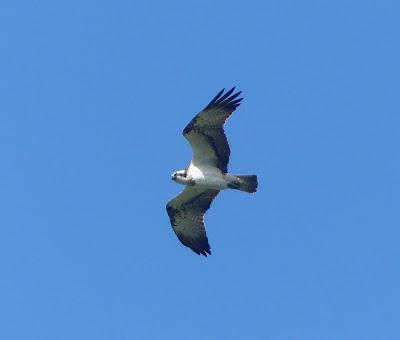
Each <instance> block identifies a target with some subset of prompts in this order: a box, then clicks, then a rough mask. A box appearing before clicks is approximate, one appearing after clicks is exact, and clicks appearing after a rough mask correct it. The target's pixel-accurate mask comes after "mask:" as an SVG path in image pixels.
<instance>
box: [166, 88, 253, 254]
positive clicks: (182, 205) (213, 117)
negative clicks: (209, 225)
mask: <svg viewBox="0 0 400 340" xmlns="http://www.w3.org/2000/svg"><path fill="white" fill-rule="evenodd" d="M224 91H225V89H222V90H221V91H220V92H219V93H218V94H217V95H216V96H215V98H214V99H213V100H211V102H210V103H209V104H208V105H207V106H206V107H205V108H204V109H203V110H202V111H201V112H200V113H198V114H197V115H196V116H195V117H194V118H193V119H192V120H191V121H190V123H189V124H188V125H187V126H186V127H185V128H184V129H183V136H184V137H185V138H186V139H187V140H188V141H189V143H190V145H191V146H192V152H193V156H192V161H191V162H190V165H189V166H188V168H186V169H184V170H179V171H176V172H174V173H173V174H172V175H171V179H172V180H173V181H175V182H177V183H179V184H183V185H185V189H184V190H183V191H182V192H181V193H180V194H179V195H178V196H176V197H175V198H174V199H172V200H171V201H169V202H168V204H167V206H166V208H167V213H168V216H169V218H170V221H171V225H172V228H173V230H174V232H175V234H176V236H178V239H179V240H180V241H181V242H182V243H183V245H185V246H186V247H189V248H190V249H192V250H193V251H194V252H195V253H196V254H198V255H200V254H201V255H204V256H207V254H209V255H211V250H210V245H209V243H208V238H207V234H206V230H205V226H204V214H205V213H206V211H207V210H208V209H209V208H210V206H211V203H212V201H213V199H214V198H215V197H216V196H217V195H218V193H219V192H220V191H221V190H225V189H236V190H240V191H245V192H250V193H253V192H256V191H257V186H258V181H257V176H256V175H233V174H230V173H228V162H229V156H230V148H229V144H228V140H227V139H226V136H225V132H224V128H223V126H224V123H225V121H226V120H227V118H228V117H229V116H230V115H231V114H232V113H233V111H235V110H236V108H237V107H238V106H239V105H240V102H241V100H242V99H243V98H238V97H239V95H240V94H241V92H236V93H234V91H235V88H232V89H230V90H229V91H227V92H226V93H224Z"/></svg>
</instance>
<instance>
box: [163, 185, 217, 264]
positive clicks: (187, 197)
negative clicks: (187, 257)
mask: <svg viewBox="0 0 400 340" xmlns="http://www.w3.org/2000/svg"><path fill="white" fill-rule="evenodd" d="M218 193H219V190H210V189H201V188H200V189H199V188H197V187H193V186H187V187H186V188H185V190H183V191H182V192H181V193H180V194H179V195H178V196H176V197H175V198H174V199H172V200H171V201H169V202H168V204H167V212H168V216H169V219H170V221H171V225H172V228H173V229H174V232H175V234H176V236H178V239H179V240H180V241H181V242H182V243H183V244H184V245H185V246H186V247H189V248H190V249H192V250H193V251H194V252H195V253H196V254H198V255H200V254H202V255H204V256H207V254H210V255H211V251H210V245H209V244H208V238H207V234H206V230H205V227H204V214H205V212H206V211H207V210H208V209H209V208H210V206H211V202H212V201H213V199H214V198H215V197H216V196H217V195H218Z"/></svg>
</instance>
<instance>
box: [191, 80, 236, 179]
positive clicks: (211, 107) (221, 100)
mask: <svg viewBox="0 0 400 340" xmlns="http://www.w3.org/2000/svg"><path fill="white" fill-rule="evenodd" d="M224 90H225V89H223V90H221V91H220V92H219V93H218V94H217V95H216V96H215V98H214V99H213V100H212V101H211V102H210V103H209V104H208V105H207V106H206V107H205V108H204V109H203V111H201V112H200V113H198V114H197V115H196V116H195V117H194V118H193V119H192V120H191V122H190V123H189V124H188V125H187V126H186V127H185V129H184V130H183V135H184V136H185V138H186V139H187V140H188V141H189V142H190V144H191V146H192V150H193V160H192V163H193V164H194V165H196V166H201V165H206V166H214V167H217V168H219V169H220V170H221V171H222V172H223V173H226V172H228V162H229V156H230V153H231V151H230V149H229V144H228V140H227V139H226V136H225V133H224V128H223V126H224V123H225V121H226V119H227V118H228V117H229V116H230V115H231V114H232V112H233V111H235V110H236V108H237V107H238V106H239V105H240V101H241V100H242V99H243V98H239V99H236V98H237V97H238V96H239V95H240V93H241V92H236V93H235V94H232V93H233V91H234V90H235V88H232V89H230V90H229V91H228V92H226V93H225V94H223V93H224Z"/></svg>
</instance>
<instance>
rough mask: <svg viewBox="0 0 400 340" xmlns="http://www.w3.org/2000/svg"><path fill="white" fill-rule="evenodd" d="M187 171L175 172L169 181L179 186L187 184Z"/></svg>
mask: <svg viewBox="0 0 400 340" xmlns="http://www.w3.org/2000/svg"><path fill="white" fill-rule="evenodd" d="M186 176H187V170H186V169H185V170H179V171H175V172H174V173H173V174H172V175H171V179H172V180H173V181H175V182H177V183H179V184H186V182H187V178H186Z"/></svg>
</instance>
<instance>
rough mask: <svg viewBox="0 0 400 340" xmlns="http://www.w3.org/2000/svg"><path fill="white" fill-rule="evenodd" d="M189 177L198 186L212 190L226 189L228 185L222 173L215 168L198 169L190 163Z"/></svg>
mask: <svg viewBox="0 0 400 340" xmlns="http://www.w3.org/2000/svg"><path fill="white" fill-rule="evenodd" d="M188 177H189V178H191V179H193V180H194V181H195V182H196V185H201V186H205V187H208V188H210V189H219V190H222V189H226V188H227V183H226V179H225V177H224V175H223V174H222V173H221V171H220V170H219V169H217V168H214V167H197V166H195V165H193V164H192V163H190V165H189V168H188Z"/></svg>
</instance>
